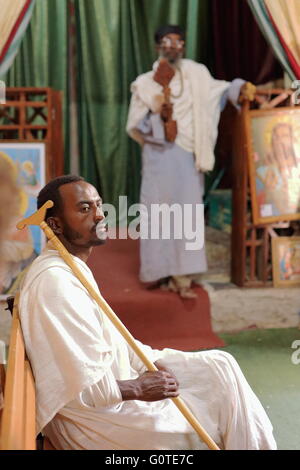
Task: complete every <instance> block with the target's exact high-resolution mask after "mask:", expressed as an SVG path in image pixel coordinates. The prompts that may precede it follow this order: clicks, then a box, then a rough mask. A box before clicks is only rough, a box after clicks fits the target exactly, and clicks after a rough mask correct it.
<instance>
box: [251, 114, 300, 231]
mask: <svg viewBox="0 0 300 470" xmlns="http://www.w3.org/2000/svg"><path fill="white" fill-rule="evenodd" d="M246 144H247V145H246V146H247V154H248V165H249V180H250V192H251V203H252V213H253V223H254V224H255V225H259V224H269V223H275V222H279V221H288V220H297V219H300V107H299V108H297V107H281V108H273V109H259V110H250V111H248V119H247V123H246Z"/></svg>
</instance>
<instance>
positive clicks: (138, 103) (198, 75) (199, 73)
mask: <svg viewBox="0 0 300 470" xmlns="http://www.w3.org/2000/svg"><path fill="white" fill-rule="evenodd" d="M180 66H181V68H182V71H183V73H184V75H185V76H188V77H189V80H190V85H191V90H192V95H193V115H194V142H195V148H194V154H195V165H196V168H197V170H199V171H203V172H206V171H210V170H212V169H213V167H214V162H215V157H214V147H215V144H216V139H217V135H218V123H219V119H220V112H221V98H222V96H223V94H224V93H225V92H226V91H227V90H228V89H229V87H230V82H227V81H223V80H215V79H214V78H213V77H212V76H211V74H210V73H209V71H208V69H207V68H206V67H205V65H203V64H199V63H197V62H194V61H193V60H190V59H182V60H181V64H180ZM153 75H154V72H153V71H151V72H147V73H145V74H142V75H140V76H139V77H137V79H136V80H135V81H134V82H133V83H132V85H131V91H132V99H131V103H130V107H129V113H128V121H127V126H126V129H127V132H128V134H129V135H130V136H131V137H132V138H133V139H135V140H137V139H136V136H135V129H136V127H137V126H138V124H139V122H140V121H141V120H142V119H143V118H144V117H145V115H146V114H147V113H148V112H149V111H152V112H153V111H154V109H155V108H154V107H155V101H154V97H155V96H156V95H158V94H161V93H162V86H161V85H159V84H158V83H156V82H155V81H154V80H153Z"/></svg>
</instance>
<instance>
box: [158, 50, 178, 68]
mask: <svg viewBox="0 0 300 470" xmlns="http://www.w3.org/2000/svg"><path fill="white" fill-rule="evenodd" d="M182 57H183V53H182V52H180V53H178V55H177V56H176V57H175V58H174V59H173V58H170V57H168V54H164V53H162V52H160V54H159V58H160V59H161V58H163V59H167V60H168V62H169V63H170V64H172V65H175V64H178V62H180V61H181V59H182Z"/></svg>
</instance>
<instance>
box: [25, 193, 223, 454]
mask: <svg viewBox="0 0 300 470" xmlns="http://www.w3.org/2000/svg"><path fill="white" fill-rule="evenodd" d="M53 205H54V204H53V202H52V201H47V202H46V203H45V204H44V205H43V206H42V207H41V208H40V209H39V210H38V211H37V212H35V213H34V214H33V215H31V216H30V217H27V218H26V219H24V220H22V221H20V222H19V223H18V224H17V228H18V229H20V230H21V229H23V228H24V227H25V226H26V225H38V226H40V227H41V229H42V230H43V231H44V232H45V235H46V237H47V238H48V240H49V241H50V242H51V244H52V246H53V247H54V248H56V250H57V251H58V252H59V254H60V256H61V257H62V258H63V259H64V261H65V262H66V263H67V265H68V266H69V267H70V268H71V269H72V271H73V272H74V274H75V275H76V276H77V278H78V279H79V280H80V282H81V283H82V284H83V285H84V287H85V288H86V289H87V291H88V292H89V294H90V295H91V297H92V298H93V299H94V300H95V301H96V302H97V304H98V305H99V307H100V308H101V309H102V310H103V312H104V313H105V314H106V315H107V316H108V318H109V319H110V320H111V321H112V323H113V324H114V326H115V327H116V328H117V329H118V331H119V332H120V333H121V335H122V336H123V337H124V338H125V340H126V341H127V343H128V344H129V345H130V346H131V348H132V349H133V350H134V352H135V353H136V354H137V355H138V357H139V358H140V359H141V361H142V362H143V363H144V364H145V366H146V367H147V368H148V369H149V370H150V371H156V370H158V369H157V367H156V366H155V365H154V364H153V363H152V362H151V361H150V360H149V359H148V358H147V356H146V355H145V354H144V352H143V351H142V350H141V349H140V348H139V347H138V345H137V344H136V342H135V340H134V338H133V336H132V335H131V333H130V332H129V331H128V330H127V328H126V327H125V326H124V325H123V323H122V322H121V321H120V320H119V318H118V317H117V315H116V314H115V313H114V312H113V310H112V309H111V308H110V306H109V305H108V303H107V302H106V301H105V300H104V298H103V297H102V296H101V295H99V294H98V292H96V291H95V289H94V288H93V286H92V285H91V284H90V283H89V282H88V280H87V279H86V278H85V276H84V275H83V274H82V272H81V271H80V269H79V268H78V267H77V265H76V263H75V262H74V260H73V258H72V256H71V255H70V253H69V252H68V251H67V250H66V248H65V247H64V245H63V244H62V243H61V241H60V240H59V239H58V238H57V236H56V235H55V234H54V233H53V231H52V229H51V228H50V227H49V226H48V225H47V223H46V222H45V221H44V218H45V215H46V211H47V209H50V207H53ZM172 400H173V402H174V403H175V405H176V406H177V408H178V409H179V410H180V411H181V413H182V414H183V416H184V417H185V418H186V419H187V420H188V422H189V423H190V424H191V426H192V427H193V428H194V430H195V431H196V432H197V434H198V435H199V437H200V438H201V439H202V440H203V441H204V442H205V444H206V445H207V446H208V447H209V449H212V450H220V449H219V447H218V446H217V445H216V444H215V442H214V441H213V440H212V439H211V437H210V436H209V435H208V434H207V432H206V431H205V430H204V429H203V428H202V426H201V425H200V424H199V423H198V421H197V420H196V418H195V417H194V416H193V414H192V413H191V411H190V410H189V409H188V408H187V406H186V405H185V403H184V402H183V400H182V399H181V398H179V397H176V398H172Z"/></svg>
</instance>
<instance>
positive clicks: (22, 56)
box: [4, 0, 69, 171]
mask: <svg viewBox="0 0 300 470" xmlns="http://www.w3.org/2000/svg"><path fill="white" fill-rule="evenodd" d="M67 18H68V12H67V0H47V1H45V0H37V1H36V4H35V8H34V11H33V15H32V19H31V21H30V24H29V26H28V28H27V31H26V33H25V35H24V39H23V41H22V44H21V46H20V50H19V52H18V54H17V56H16V58H15V61H14V63H13V65H12V67H11V68H10V70H9V71H8V73H7V74H6V76H5V77H4V81H5V82H6V86H7V87H15V86H19V87H51V88H54V89H56V90H62V92H63V116H64V119H63V122H64V136H65V148H66V151H65V157H66V158H65V163H66V164H65V167H66V171H68V162H69V159H68V61H67V48H68V43H67V38H68V34H67Z"/></svg>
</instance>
